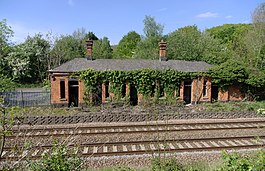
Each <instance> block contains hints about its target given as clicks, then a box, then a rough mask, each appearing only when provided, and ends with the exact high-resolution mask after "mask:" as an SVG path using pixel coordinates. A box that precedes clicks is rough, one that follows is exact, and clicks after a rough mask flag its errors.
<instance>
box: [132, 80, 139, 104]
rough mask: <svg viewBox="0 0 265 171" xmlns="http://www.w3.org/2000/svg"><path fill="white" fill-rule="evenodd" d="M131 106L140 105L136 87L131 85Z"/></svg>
mask: <svg viewBox="0 0 265 171" xmlns="http://www.w3.org/2000/svg"><path fill="white" fill-rule="evenodd" d="M130 104H131V105H133V106H135V105H137V104H138V96H137V89H136V87H135V86H134V85H130Z"/></svg>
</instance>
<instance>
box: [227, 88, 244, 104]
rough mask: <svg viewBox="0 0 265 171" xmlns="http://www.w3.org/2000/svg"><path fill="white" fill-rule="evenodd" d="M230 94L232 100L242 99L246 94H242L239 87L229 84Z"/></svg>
mask: <svg viewBox="0 0 265 171" xmlns="http://www.w3.org/2000/svg"><path fill="white" fill-rule="evenodd" d="M228 94H229V100H230V101H241V100H243V99H244V94H242V93H241V91H240V89H239V87H237V86H235V85H232V86H229V88H228Z"/></svg>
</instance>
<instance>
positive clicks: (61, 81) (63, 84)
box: [60, 79, 65, 99]
mask: <svg viewBox="0 0 265 171" xmlns="http://www.w3.org/2000/svg"><path fill="white" fill-rule="evenodd" d="M60 98H61V99H65V80H63V79H62V80H60Z"/></svg>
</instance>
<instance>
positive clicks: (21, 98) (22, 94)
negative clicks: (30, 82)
mask: <svg viewBox="0 0 265 171" xmlns="http://www.w3.org/2000/svg"><path fill="white" fill-rule="evenodd" d="M21 100H22V107H23V108H24V99H23V91H22V90H21Z"/></svg>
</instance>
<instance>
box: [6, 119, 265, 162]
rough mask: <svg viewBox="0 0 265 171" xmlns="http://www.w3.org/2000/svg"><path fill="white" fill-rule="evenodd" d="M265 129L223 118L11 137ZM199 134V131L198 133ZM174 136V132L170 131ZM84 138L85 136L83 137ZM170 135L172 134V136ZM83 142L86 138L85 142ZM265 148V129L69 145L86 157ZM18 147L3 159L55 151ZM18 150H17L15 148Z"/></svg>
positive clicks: (24, 132)
mask: <svg viewBox="0 0 265 171" xmlns="http://www.w3.org/2000/svg"><path fill="white" fill-rule="evenodd" d="M261 128H265V120H254V121H253V120H252V121H246V120H245V121H242V120H241V121H231V120H230V121H224V122H223V121H222V122H221V121H220V122H201V123H155V124H151V123H148V124H136V125H105V126H78V127H77V126H65V127H54V128H49V127H48V128H36V127H35V128H34V127H33V128H30V127H28V128H23V129H13V134H12V135H9V136H7V137H6V138H7V139H9V142H11V143H12V141H13V139H14V138H17V139H20V138H21V140H22V139H23V138H27V137H32V138H34V139H38V138H40V137H42V138H45V137H47V138H49V137H60V136H69V135H88V136H89V135H99V136H103V137H104V135H108V136H111V135H112V134H120V135H121V136H122V135H123V134H125V135H129V134H135V133H139V134H148V135H149V134H150V135H151V134H152V133H156V132H169V133H171V132H177V131H181V132H184V133H185V132H190V131H215V133H217V132H218V131H219V130H227V132H229V131H230V132H231V131H233V130H242V131H244V130H247V129H253V130H254V129H257V130H258V129H259V130H260V129H261ZM195 134H196V133H195ZM168 135H170V134H168ZM80 137H81V138H82V136H80ZM168 137H170V136H168ZM81 142H82V141H81ZM260 147H262V148H264V147H265V131H264V134H261V135H260V136H259V137H257V136H254V135H248V136H235V137H234V136H229V135H228V136H225V137H216V136H214V137H200V138H185V139H181V138H173V139H172V137H171V138H166V139H164V140H161V139H158V140H152V141H151V140H146V141H132V140H130V139H128V140H127V141H119V142H115V141H111V142H96V143H91V142H84V143H79V144H78V146H77V145H76V144H68V145H67V148H69V149H71V150H74V151H75V152H76V153H78V154H80V155H81V156H83V157H91V156H92V157H94V156H118V155H133V154H146V153H158V152H166V153H175V152H193V151H210V150H227V149H240V148H260ZM19 148H20V149H21V150H19V151H20V152H18V150H17V149H16V148H14V147H12V144H9V146H5V147H4V150H3V153H2V156H1V158H2V159H3V160H21V159H25V158H29V159H39V158H40V157H41V156H42V155H44V154H45V153H51V149H52V145H51V144H33V145H31V147H30V148H29V149H23V147H18V149H19ZM14 149H16V150H14Z"/></svg>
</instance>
